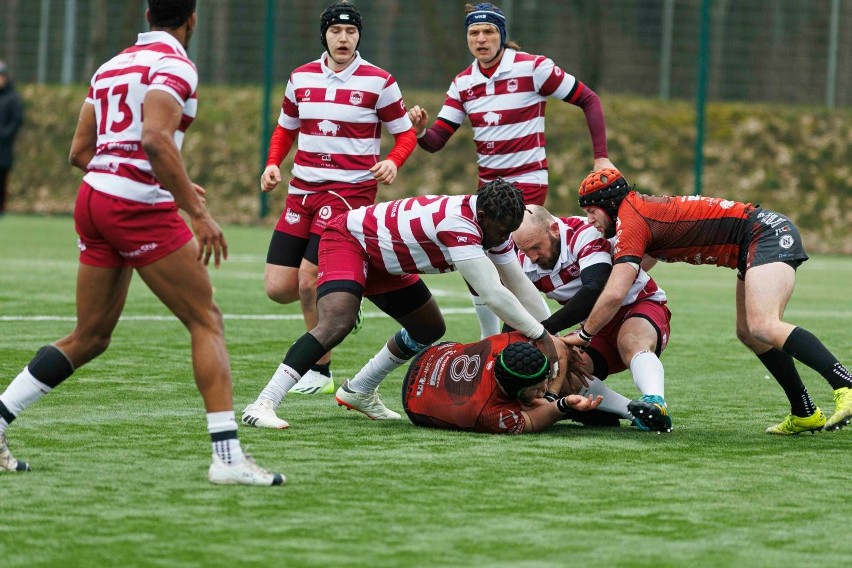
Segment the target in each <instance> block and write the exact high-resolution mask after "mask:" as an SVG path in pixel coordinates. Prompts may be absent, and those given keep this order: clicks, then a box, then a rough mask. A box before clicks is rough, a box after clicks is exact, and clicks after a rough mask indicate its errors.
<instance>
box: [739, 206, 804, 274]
mask: <svg viewBox="0 0 852 568" xmlns="http://www.w3.org/2000/svg"><path fill="white" fill-rule="evenodd" d="M749 221H751V223H752V226H751V232H750V233H749V235H748V237H747V239H746V242H745V243H744V245H743V247H742V249H741V252H740V259H739V262H738V263H737V277H738V278H739V279H740V280H743V279H744V278H745V273H746V271H747V270H749V269H750V268H754V267H755V266H761V265H763V264H770V263H772V262H783V263H784V264H789V265H790V266H792V267H793V268H794V269H795V268H798V267H799V265H800V264H802V263H803V262H805V261H806V260H808V255H807V253H806V252H805V247H804V245H803V244H802V236H801V235H800V234H799V229H798V228H796V225H795V223H793V222H792V221H791V220H790V219H789V218H788V217H786V216H785V215H782V214H781V213H776V212H774V211H769V210H767V209H761V208H760V207H756V208H755V210H754V212H753V213H752V214H751V215H750V216H749Z"/></svg>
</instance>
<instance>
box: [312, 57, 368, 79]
mask: <svg viewBox="0 0 852 568" xmlns="http://www.w3.org/2000/svg"><path fill="white" fill-rule="evenodd" d="M328 57H330V56H329V55H328V52H327V51H325V52H323V54H322V57H320V58H319V61H320V66H321V67H322V73H323V75H325V76H326V77H328V78H331V77H334V78H337V79H339V80H341V81H346V80H347V79H349V77H351V76H352V75H353V74H354V73H355V71H356V70H357V69H358V67H359V66H360V65H361V54H360V53H359V52H357V51H356V52H355V59H353V60H352V63H350V64H349V67H347V68H346V69H344V70H343V71H341V72H339V73H335V72H334V71H332V70H331V69H329V67H328V65H326V63H325V62H326V61H328Z"/></svg>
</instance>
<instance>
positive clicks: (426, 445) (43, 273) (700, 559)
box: [0, 215, 852, 568]
mask: <svg viewBox="0 0 852 568" xmlns="http://www.w3.org/2000/svg"><path fill="white" fill-rule="evenodd" d="M225 231H226V232H225V234H226V237H227V238H228V239H229V244H230V254H231V259H230V260H229V261H227V262H226V263H225V264H224V266H223V267H222V268H221V269H219V270H211V274H212V278H213V282H214V286H215V288H216V292H215V294H216V298H217V302H218V303H219V305H220V307H221V309H222V311H223V312H224V314H225V324H226V334H227V339H228V345H229V348H230V355H231V364H232V369H233V376H234V392H235V403H234V405H235V407H236V409H237V410H238V415H239V411H241V410H242V408H243V406H245V405H246V404H248V403H249V402H251V401H252V400H253V399H254V397H255V396H256V395H257V393H258V392H259V390H260V389H261V388H262V387H263V386H264V385H265V384H266V382H267V380H268V379H269V377H270V376H271V374H272V372H273V371H274V370H275V368H276V366H277V365H278V363H279V362H280V361H281V359H282V358H283V356H284V353H285V352H286V349H287V348H288V347H289V345H290V344H291V343H292V341H294V340H295V339H297V338H298V337H299V336H300V335H301V334H302V333H303V332H304V325H303V323H302V321H301V318H300V316H299V309H298V306H296V305H290V306H279V305H277V304H274V303H273V302H271V301H270V300H268V299H267V298H266V297H265V294H264V287H263V268H264V259H265V251H266V247H267V243H268V238H269V231H270V229H268V228H258V227H239V226H227V227H225ZM75 242H76V236H75V234H74V231H73V222H72V220H71V219H70V218H69V217H54V218H41V217H29V216H16V215H7V216H5V217H4V218H0V259H2V263H1V264H0V391H2V389H4V388H5V386H6V385H7V384H8V383H9V382H10V381H11V380H12V378H14V376H15V375H16V374H17V373H18V372H19V371H20V370H21V368H22V367H23V366H24V365H26V364H27V362H28V361H29V360H30V358H31V357H32V355H33V353H34V352H35V350H36V349H38V347H40V346H41V345H44V344H45V343H48V342H51V341H54V340H55V339H57V338H59V337H61V336H62V335H64V334H66V333H67V332H69V331H70V330H71V329H72V328H73V321H74V316H75V311H74V285H75V273H76V259H77V249H76V246H75ZM652 275H653V276H654V277H655V278H656V279H657V281H658V283H659V284H660V285H661V286H662V287H663V288H664V289H665V290H666V292H667V293H668V295H669V299H670V308H671V310H672V312H673V320H672V336H671V340H670V344H669V348H668V349H667V351H666V352H665V353H664V355H663V357H662V361H663V363H664V365H665V368H666V400H667V401H668V403H669V408H670V412H671V414H672V417H673V421H674V432H673V433H671V434H669V435H660V434H655V433H642V432H638V431H635V430H634V429H632V428H628V427H627V424H626V422H622V424H623V427H621V428H618V429H593V428H584V427H581V426H578V425H574V424H572V423H560V424H557V425H556V426H554V427H553V428H551V429H550V430H549V431H547V432H545V433H542V434H538V435H528V436H515V437H508V436H491V435H481V434H467V433H460V432H446V431H438V430H428V429H423V428H416V427H414V426H412V425H411V424H410V423H409V422H408V421H407V420H402V421H397V422H385V423H381V422H372V421H370V420H367V419H366V418H365V417H364V416H362V415H360V414H358V413H355V412H351V411H346V410H344V409H343V408H340V407H338V406H337V405H336V404H334V397H333V396H332V395H319V396H297V395H291V396H289V397H287V398H286V399H285V401H284V403H283V404H282V406H281V407H280V409H279V414H280V415H281V416H282V417H283V418H285V419H287V420H288V421H289V422H290V425H291V426H290V428H289V429H288V430H284V431H268V430H256V429H250V428H241V429H240V436H241V440H242V443H243V446H244V447H245V448H247V449H248V451H249V452H251V453H252V454H253V455H254V456H255V457H256V458H257V460H258V462H259V463H260V464H261V465H263V466H265V467H269V468H271V469H275V470H277V471H282V472H283V473H285V474H286V475H287V484H286V485H285V486H284V487H276V488H258V487H238V486H227V487H216V486H212V485H210V484H209V483H208V482H207V480H206V469H207V466H208V465H209V460H210V455H209V454H210V445H209V438H208V435H207V433H206V428H205V419H204V411H203V408H202V405H201V398H200V396H199V395H198V393H197V391H196V390H195V386H194V384H193V382H192V375H191V371H190V365H189V336H188V333H187V332H186V331H185V330H184V329H183V327H182V326H181V325H180V324H179V323H178V322H177V320H175V319H173V318H172V317H170V315H169V313H168V311H167V310H166V309H165V308H164V307H163V306H162V305H160V304H159V302H158V301H157V300H156V298H154V297H153V295H152V294H151V293H150V292H149V291H148V290H147V289H146V288H145V287H144V285H143V284H142V283H141V281H140V280H139V278H138V277H136V278H135V279H134V282H133V284H132V287H131V293H130V296H129V298H128V302H127V306H126V308H125V312H124V314H125V318H124V319H123V320H122V321H121V322H120V323H119V325H118V328H117V329H116V331H115V334H114V337H113V341H112V345H111V347H110V348H109V350H108V351H107V352H106V353H105V354H104V355H103V356H101V357H100V358H99V359H96V360H95V361H93V362H92V363H90V364H89V365H87V366H85V367H84V368H82V369H80V370H78V371H77V372H76V373H75V375H74V376H73V377H72V378H71V379H69V380H68V381H67V382H66V383H65V384H63V385H61V386H60V388H58V389H57V390H56V392H54V393H52V394H51V395H49V396H47V397H45V398H44V399H43V400H41V401H40V402H39V403H38V404H37V405H35V406H33V407H31V408H30V409H28V410H27V411H26V412H24V413H22V414H21V416H20V417H19V419H18V420H16V421H15V422H14V423H13V424H12V426H11V427H10V428H9V429H8V431H7V434H8V437H9V442H10V447H11V449H12V451H13V453H15V455H16V456H17V457H19V458H21V459H24V460H27V461H29V462H30V463H31V465H32V467H33V471H32V472H31V473H28V474H3V475H0V566H3V567H4V568H5V567H10V568H11V567H23V566H26V567H31V566H63V567H64V566H68V567H74V566H121V567H131V566H163V567H182V566H187V567H189V566H198V567H206V566H246V567H248V566H295V567H301V566H370V567H385V566H386V567H397V566H418V567H419V566H424V567H427V566H428V567H432V566H435V567H437V566H459V567H478V566H487V567H490V566H606V567H610V566H618V567H627V566H749V567H759V566H773V567H774V566H794V565H810V566H814V565H818V564H819V565H826V566H841V565H845V564H846V562H848V557H849V552H848V544H847V538H848V537H847V532H848V531H847V529H846V527H847V526H848V519H849V506H848V505H847V504H846V502H845V500H844V497H843V495H845V494H846V493H845V488H846V487H848V484H849V479H850V474H849V465H850V458H849V456H850V450H852V429H850V430H844V431H840V432H834V433H820V434H817V435H810V434H806V435H801V436H795V437H773V436H768V435H766V434H764V433H763V431H764V429H765V428H766V427H767V426H769V425H770V424H773V423H776V422H779V421H780V420H781V419H782V418H783V417H784V416H785V414H786V413H787V412H788V411H789V409H788V406H787V403H786V399H785V397H784V395H783V393H782V391H781V389H780V388H779V387H778V386H777V384H776V383H775V381H774V380H772V379H771V378H769V377H767V373H766V372H765V369H764V368H763V367H762V366H761V365H760V364H759V362H758V361H757V360H756V359H755V358H754V357H753V356H752V355H751V354H750V353H749V352H748V351H747V350H746V349H745V347H743V346H741V345H740V344H739V343H738V341H737V339H736V337H735V334H734V304H733V301H734V285H735V273H734V271H731V270H727V269H719V268H712V267H690V266H685V265H674V266H666V265H664V266H658V267H656V268H654V270H653V271H652ZM426 281H427V283H428V284H429V286H430V288H431V289H432V290H433V292H434V293H435V295H436V297H437V299H438V302H439V304H440V305H441V307H442V308H445V309H446V310H447V315H446V320H447V328H448V331H447V335H446V336H445V339H447V340H454V341H474V340H476V339H477V338H478V334H479V330H478V324H477V322H476V317H475V315H473V312H472V309H471V304H470V299H469V298H468V296H467V292H466V290H465V286H464V283H463V281H462V280H461V278H459V277H458V275H457V274H452V275H441V276H431V277H427V279H426ZM850 282H852V259H850V258H848V257H814V258H812V259H811V260H810V261H808V262H807V263H806V264H805V265H804V266H803V267H802V268H801V269H800V271H799V280H798V286H797V290H796V293H795V294H794V296H793V299H792V301H791V302H790V305H789V306H788V309H787V314H786V319H787V320H788V321H790V322H792V323H795V324H798V325H802V326H803V327H806V328H808V329H810V330H811V331H812V332H814V333H815V334H816V335H817V336H819V337H820V338H821V339H822V340H823V341H824V342H825V343H826V344H827V346H828V347H829V348H830V349H832V350H833V351H834V353H835V354H836V355H837V356H839V357H840V358H841V360H843V361H844V362H845V363H846V365H847V366H848V365H849V364H850V362H852V344H850V339H849V338H850V335H849V331H848V329H849V328H848V326H849V322H850V321H852V294H850V291H849V283H850ZM365 312H366V315H367V319H366V322H365V325H364V329H363V330H362V331H361V332H360V333H359V334H358V335H354V336H351V337H349V338H348V339H347V340H346V341H345V342H344V343H343V344H342V345H341V346H340V347H338V348H337V349H336V350H335V352H334V355H333V370H334V376H335V380H336V381H337V383H338V384H339V383H340V382H341V381H342V380H344V379H346V378H349V377H351V376H352V375H353V374H354V373H355V372H356V371H357V370H358V368H360V366H361V365H362V364H363V363H364V362H365V361H366V360H368V359H369V358H370V357H371V356H372V354H373V353H374V352H375V351H376V350H377V349H378V348H379V347H380V346H381V344H382V343H383V342H384V341H386V340H387V338H388V337H389V336H390V335H391V334H392V333H393V332H394V331H395V330H396V329H397V328H396V326H395V324H394V322H393V321H392V320H390V319H389V318H387V317H385V316H383V315H382V314H381V313H380V312H378V310H377V309H376V308H375V307H374V306H372V305H371V304H369V303H366V304H365ZM800 370H801V373H802V376H803V378H804V380H805V382H806V384H807V385H808V387H809V388H810V390H811V394H812V396H813V398H814V400H815V401H816V403H817V404H818V405H820V406H821V407H822V408H823V410H825V411H826V413H830V412H831V411H832V410H833V403H832V401H831V391H830V388H829V387H828V385H827V383H826V382H825V381H824V380H822V379H821V378H820V377H818V376H817V375H816V374H815V373H813V372H812V371H811V370H810V369H807V368H805V367H802V366H800ZM402 376H403V372H402V370H400V371H397V372H395V373H394V374H392V375H391V376H390V377H389V378H388V380H386V381H385V383H383V385H382V387H381V389H380V392H381V394H382V397H383V399H384V400H385V402H386V403H387V404H388V406H390V407H391V408H393V409H395V410H397V411H401V403H400V396H399V391H400V385H401V380H402ZM607 383H608V384H609V385H610V386H612V387H613V388H615V389H616V390H619V391H621V392H622V393H624V394H626V395H627V396H629V397H635V396H637V391H636V389H635V387H634V386H633V384H632V381H631V379H630V377H629V374H628V373H622V374H620V375H616V376H613V377H610V378H609V379H608V381H607ZM844 558H846V560H844Z"/></svg>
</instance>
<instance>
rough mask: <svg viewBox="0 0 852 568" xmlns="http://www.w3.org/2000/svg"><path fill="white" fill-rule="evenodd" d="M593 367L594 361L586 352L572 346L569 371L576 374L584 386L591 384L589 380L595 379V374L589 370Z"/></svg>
mask: <svg viewBox="0 0 852 568" xmlns="http://www.w3.org/2000/svg"><path fill="white" fill-rule="evenodd" d="M590 368H592V361H591V359H590V358H589V356H588V355H586V354H585V352H583V351H581V350H580V349H579V348H577V347H572V348H571V354H570V356H569V357H568V372H569V373H572V374H573V375H575V377H576V380H577V381H579V382H580V383H581V384H582V385H583V386H584V387H588V386H589V381H590V380H592V379H594V376H593V375H592V374H591V372H589V369H590Z"/></svg>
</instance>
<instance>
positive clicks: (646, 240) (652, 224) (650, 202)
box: [613, 192, 755, 268]
mask: <svg viewBox="0 0 852 568" xmlns="http://www.w3.org/2000/svg"><path fill="white" fill-rule="evenodd" d="M754 210H755V207H754V206H753V205H752V204H750V203H741V202H739V201H729V200H726V199H720V198H718V197H702V196H679V197H666V196H664V197H658V196H652V195H642V194H639V193H636V192H630V193H629V194H628V195H627V197H625V198H624V201H622V203H621V206H620V207H619V208H618V220H617V222H616V228H615V231H616V233H615V236H616V243H615V247H614V250H613V261H614V262H616V263H617V262H635V263H637V264H638V263H640V262H641V261H642V256H643V255H644V254H647V255H649V256H652V257H654V258H656V259H659V260H662V261H664V262H688V263H689V264H715V265H716V266H727V267H729V268H736V267H737V261H738V259H739V255H740V248H741V246H742V245H743V244H745V243H746V242H747V240H748V237H749V235H750V234H751V228H752V225H753V221H750V220H749V216H750V215H751V214H752V213H753V212H754Z"/></svg>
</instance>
